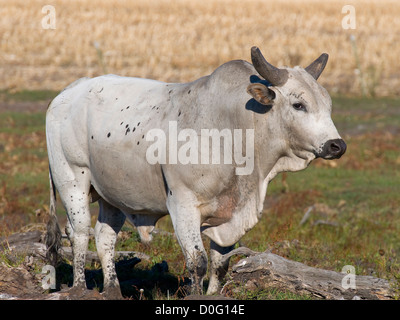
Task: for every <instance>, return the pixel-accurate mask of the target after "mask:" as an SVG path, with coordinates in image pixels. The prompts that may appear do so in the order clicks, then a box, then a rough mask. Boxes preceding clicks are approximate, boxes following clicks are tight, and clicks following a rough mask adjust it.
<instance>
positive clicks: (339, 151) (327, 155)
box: [315, 139, 347, 160]
mask: <svg viewBox="0 0 400 320" xmlns="http://www.w3.org/2000/svg"><path fill="white" fill-rule="evenodd" d="M346 149H347V145H346V143H345V142H344V141H343V140H342V139H332V140H328V141H327V142H325V143H324V144H323V146H322V147H321V148H320V152H315V157H316V158H322V159H325V160H333V159H339V158H340V157H341V156H342V155H343V154H344V153H345V152H346Z"/></svg>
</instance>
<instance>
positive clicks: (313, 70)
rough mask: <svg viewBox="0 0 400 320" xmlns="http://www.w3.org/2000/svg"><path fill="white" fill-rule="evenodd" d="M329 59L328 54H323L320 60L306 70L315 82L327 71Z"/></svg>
mask: <svg viewBox="0 0 400 320" xmlns="http://www.w3.org/2000/svg"><path fill="white" fill-rule="evenodd" d="M328 57H329V56H328V54H327V53H323V54H321V55H320V56H319V58H318V59H317V60H315V61H314V62H313V63H311V64H310V65H309V66H308V67H307V68H306V69H305V70H306V71H307V72H308V73H309V74H311V75H312V76H313V78H314V79H315V80H317V79H318V78H319V76H320V75H321V73H322V71H324V69H325V66H326V63H327V62H328Z"/></svg>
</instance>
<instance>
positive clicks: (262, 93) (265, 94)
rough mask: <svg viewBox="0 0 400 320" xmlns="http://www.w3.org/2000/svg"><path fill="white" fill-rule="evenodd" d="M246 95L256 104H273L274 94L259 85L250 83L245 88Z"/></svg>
mask: <svg viewBox="0 0 400 320" xmlns="http://www.w3.org/2000/svg"><path fill="white" fill-rule="evenodd" d="M247 93H248V94H250V95H251V96H252V97H253V98H254V99H255V100H256V101H257V102H259V103H261V104H264V105H271V104H273V100H274V99H275V92H274V91H272V90H271V89H269V88H268V87H267V86H265V85H263V84H261V83H252V84H249V86H248V87H247Z"/></svg>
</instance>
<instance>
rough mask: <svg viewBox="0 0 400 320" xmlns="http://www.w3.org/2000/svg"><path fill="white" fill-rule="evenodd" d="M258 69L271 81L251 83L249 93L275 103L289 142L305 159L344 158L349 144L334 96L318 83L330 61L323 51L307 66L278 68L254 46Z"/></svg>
mask: <svg viewBox="0 0 400 320" xmlns="http://www.w3.org/2000/svg"><path fill="white" fill-rule="evenodd" d="M251 58H252V62H253V66H254V68H255V69H256V71H257V72H258V73H259V74H260V75H261V76H262V77H263V78H264V79H265V80H266V81H267V83H265V81H257V82H255V83H251V84H250V85H249V86H248V89H247V91H248V93H249V94H250V95H251V96H253V98H254V99H255V100H256V101H257V102H259V103H261V104H263V105H268V106H272V109H271V113H273V114H274V116H278V118H275V120H276V122H277V126H278V127H279V128H277V130H278V129H280V128H282V129H283V131H284V135H285V138H284V139H285V142H286V143H287V146H288V147H289V148H290V149H291V150H292V151H293V152H294V153H295V154H296V156H298V157H300V158H303V159H310V160H311V158H313V156H315V157H321V158H324V159H337V158H340V157H341V156H342V155H343V154H344V153H345V151H346V144H345V142H344V141H343V140H342V139H341V138H340V136H339V134H338V132H337V130H336V127H335V125H334V124H333V121H332V119H331V110H332V100H331V98H330V96H329V94H328V92H327V91H326V90H325V89H324V88H323V87H322V86H321V85H319V84H318V83H317V81H316V80H317V79H318V78H319V76H320V75H321V73H322V71H323V70H324V68H325V65H326V63H327V61H328V55H327V54H326V53H323V54H322V55H321V56H320V57H319V58H318V59H316V60H315V61H314V62H313V63H311V64H310V65H309V66H308V67H307V68H305V69H303V68H301V67H294V68H276V67H274V66H272V65H271V64H269V63H268V62H267V61H266V60H265V58H264V57H263V55H262V54H261V52H260V50H259V49H258V48H257V47H253V48H252V49H251Z"/></svg>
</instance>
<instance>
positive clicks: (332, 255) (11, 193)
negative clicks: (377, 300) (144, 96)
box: [0, 92, 400, 299]
mask: <svg viewBox="0 0 400 320" xmlns="http://www.w3.org/2000/svg"><path fill="white" fill-rule="evenodd" d="M53 94H55V93H52V92H41V93H35V92H24V93H18V94H11V93H4V92H0V97H1V96H2V97H3V101H4V100H16V101H38V100H43V99H45V100H46V99H49V98H51V97H52V96H53ZM4 95H5V96H4ZM4 97H6V98H4ZM0 100H1V99H0ZM333 118H334V121H335V124H336V125H337V127H338V130H339V132H340V133H341V134H342V136H343V137H344V138H345V139H346V142H347V145H348V149H347V152H346V154H345V155H344V156H343V157H342V158H341V159H339V160H334V161H330V162H329V161H323V160H316V161H314V162H313V163H312V164H311V165H310V166H309V167H308V168H307V169H306V170H304V171H301V172H296V173H287V174H286V175H285V176H284V175H282V174H280V175H278V176H277V177H276V178H275V179H274V180H273V181H272V182H271V184H270V185H269V187H268V193H267V198H266V209H265V212H264V214H263V217H262V218H261V220H260V222H259V223H258V224H257V225H256V226H255V228H254V229H253V230H251V231H250V232H249V233H247V234H246V235H245V236H244V237H243V239H242V240H241V243H242V244H244V245H246V246H248V247H249V248H251V249H253V250H258V251H263V250H266V249H270V250H272V251H273V252H275V253H277V254H279V255H282V256H284V257H287V258H289V259H292V260H295V261H300V262H302V263H305V264H307V265H310V266H314V267H319V268H325V269H329V270H336V271H341V269H342V267H343V266H344V265H347V264H350V265H353V266H354V267H355V268H356V272H357V274H362V275H370V274H372V275H375V276H379V277H382V278H387V279H393V278H399V277H400V246H399V243H400V197H399V194H400V135H399V134H398V133H399V131H400V100H398V99H365V98H347V97H335V98H334V99H333ZM44 125H45V114H44V113H43V112H19V113H18V112H2V113H0V236H1V235H5V234H9V233H11V232H16V231H18V230H20V229H21V228H22V227H23V226H25V225H26V224H28V223H32V222H45V221H46V219H47V218H46V214H41V215H39V216H38V215H37V210H38V209H41V211H42V212H44V213H45V212H47V210H48V207H47V206H48V172H47V170H48V168H47V166H48V162H47V153H46V142H45V133H44ZM283 179H285V181H284V180H283ZM311 206H314V208H315V209H313V210H312V211H311V214H310V217H309V219H308V220H307V221H306V222H305V223H304V224H302V225H300V221H301V220H302V218H303V216H304V214H305V212H306V210H307V209H308V208H310V207H311ZM92 209H93V212H95V211H96V209H97V206H96V205H93V206H92ZM57 212H59V213H60V216H61V217H62V218H63V219H65V215H64V214H63V213H62V212H63V209H62V208H61V206H60V205H59V206H58V209H57ZM321 221H322V222H323V223H320V222H321ZM94 223H95V216H94V217H93V224H94ZM158 227H159V228H162V229H166V230H167V231H169V232H172V231H173V229H172V225H171V221H170V219H169V217H165V218H163V219H161V221H160V222H159V224H158ZM124 231H125V232H126V233H127V234H128V235H129V236H128V237H125V238H123V239H124V240H121V241H119V242H118V243H117V249H118V250H132V251H140V252H144V253H146V254H148V255H149V256H150V257H151V259H150V260H149V261H142V262H141V263H140V264H138V265H137V266H135V268H133V269H134V270H135V272H136V274H135V277H137V278H139V279H142V280H143V281H142V282H140V283H141V284H142V285H143V287H144V288H145V297H146V299H166V295H167V290H169V289H168V286H169V288H170V290H169V291H168V292H169V294H170V297H175V298H178V297H181V296H182V294H183V290H184V289H182V288H183V287H184V279H185V277H187V276H188V274H187V271H186V269H185V265H184V259H183V254H182V251H181V249H180V247H179V244H178V243H177V241H176V239H175V238H173V237H171V236H164V235H157V236H155V237H154V241H153V243H152V244H151V245H150V246H146V245H144V244H141V243H139V242H138V241H137V240H138V234H137V232H136V231H135V230H134V229H133V228H132V227H130V226H128V225H126V226H124ZM206 248H208V243H207V244H206ZM91 249H95V246H94V244H93V243H92V244H91ZM4 259H5V258H4ZM4 259H2V257H1V256H0V260H4ZM163 260H165V261H167V262H168V266H169V271H168V273H166V274H162V275H160V274H156V273H154V268H155V266H157V265H158V264H159V263H161V262H162V261H163ZM238 260H239V257H234V258H232V263H235V262H237V261H238ZM6 263H10V262H9V261H6ZM63 268H64V269H65V272H69V271H68V270H70V269H69V268H68V267H66V266H64V267H63ZM88 268H89V269H92V270H93V272H94V275H93V276H94V279H95V282H96V283H100V282H101V273H100V272H98V271H96V270H99V268H100V266H98V265H97V266H88ZM131 269H132V268H131ZM121 270H123V269H121ZM152 270H153V271H152ZM121 272H123V271H121ZM124 272H125V271H124ZM163 280H165V284H163ZM65 281H67V280H65ZM205 283H207V282H206V281H205ZM129 286H130V285H129ZM133 296H134V297H135V298H137V297H138V291H137V290H136V291H135V293H134V294H133ZM234 296H235V297H237V298H240V299H309V297H307V296H301V295H293V294H292V293H290V292H286V291H284V290H278V289H274V288H272V289H265V290H264V289H263V290H258V291H248V290H244V288H239V289H238V290H236V291H235V293H234Z"/></svg>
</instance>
